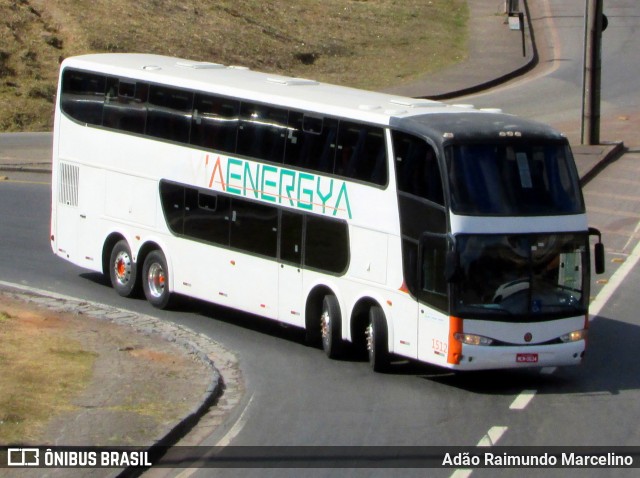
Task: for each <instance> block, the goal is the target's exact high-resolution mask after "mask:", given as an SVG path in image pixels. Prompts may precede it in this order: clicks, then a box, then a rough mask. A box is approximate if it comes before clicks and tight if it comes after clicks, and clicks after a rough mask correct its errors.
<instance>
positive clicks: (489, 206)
mask: <svg viewBox="0 0 640 478" xmlns="http://www.w3.org/2000/svg"><path fill="white" fill-rule="evenodd" d="M446 159H447V170H448V171H447V173H448V177H449V187H450V191H451V209H452V211H453V212H454V213H456V214H461V215H494V216H521V215H529V216H532V215H553V214H580V213H584V204H583V201H582V197H581V195H580V186H579V181H578V176H577V173H576V171H575V167H574V166H573V158H572V155H571V151H570V149H569V147H568V145H567V144H566V143H564V142H557V141H555V142H547V143H543V144H535V143H528V142H524V141H522V140H517V139H515V138H513V139H511V138H509V140H505V142H501V143H491V144H490V143H469V144H455V145H452V146H449V147H448V148H447V150H446Z"/></svg>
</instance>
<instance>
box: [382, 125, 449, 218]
mask: <svg viewBox="0 0 640 478" xmlns="http://www.w3.org/2000/svg"><path fill="white" fill-rule="evenodd" d="M393 150H394V155H395V161H394V163H395V167H396V181H397V184H398V190H399V191H400V192H403V193H407V194H411V195H414V196H418V197H421V198H423V199H427V200H428V201H431V202H433V203H435V204H438V205H440V206H443V205H444V193H443V187H442V179H441V176H440V167H439V166H438V159H437V156H436V153H435V151H434V150H433V148H432V147H431V145H429V144H428V143H427V142H426V141H425V140H424V139H421V138H418V137H417V136H413V135H410V134H407V133H402V132H399V131H394V132H393Z"/></svg>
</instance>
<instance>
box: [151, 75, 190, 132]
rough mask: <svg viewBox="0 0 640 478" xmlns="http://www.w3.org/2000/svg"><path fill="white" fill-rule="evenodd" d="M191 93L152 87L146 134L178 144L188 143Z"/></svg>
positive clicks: (163, 87)
mask: <svg viewBox="0 0 640 478" xmlns="http://www.w3.org/2000/svg"><path fill="white" fill-rule="evenodd" d="M192 103H193V93H192V92H190V91H185V90H179V89H177V88H167V87H165V86H156V85H152V86H151V88H150V90H149V106H148V112H147V134H148V135H149V136H155V137H156V138H161V139H168V140H170V141H177V142H180V143H188V142H189V129H190V127H191V110H192Z"/></svg>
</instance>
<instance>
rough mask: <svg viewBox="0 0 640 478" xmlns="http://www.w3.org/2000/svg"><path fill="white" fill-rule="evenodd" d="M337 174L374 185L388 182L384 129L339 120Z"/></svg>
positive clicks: (335, 169)
mask: <svg viewBox="0 0 640 478" xmlns="http://www.w3.org/2000/svg"><path fill="white" fill-rule="evenodd" d="M334 173H335V174H337V175H339V176H345V177H347V178H352V179H358V180H360V181H366V182H370V183H374V184H379V185H384V184H386V183H387V154H386V148H385V141H384V130H383V129H382V128H378V127H374V126H368V125H363V124H359V123H352V122H347V121H342V122H340V128H339V132H338V147H337V152H336V160H335V166H334Z"/></svg>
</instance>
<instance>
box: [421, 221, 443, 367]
mask: <svg viewBox="0 0 640 478" xmlns="http://www.w3.org/2000/svg"><path fill="white" fill-rule="evenodd" d="M446 259H447V236H446V235H445V234H432V233H425V234H423V236H422V239H421V241H420V247H419V254H418V264H419V272H418V273H419V276H418V280H419V290H418V294H419V300H420V304H419V316H418V344H419V346H418V359H419V360H424V361H427V362H436V363H437V362H441V361H443V362H445V363H446V359H447V354H448V346H449V343H448V342H449V340H448V337H449V315H448V314H447V313H446V311H447V310H448V302H449V300H448V283H447V280H446V278H445V266H446Z"/></svg>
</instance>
